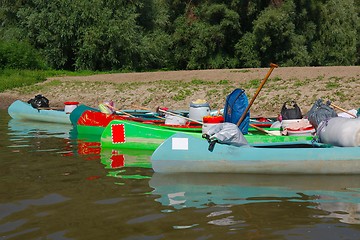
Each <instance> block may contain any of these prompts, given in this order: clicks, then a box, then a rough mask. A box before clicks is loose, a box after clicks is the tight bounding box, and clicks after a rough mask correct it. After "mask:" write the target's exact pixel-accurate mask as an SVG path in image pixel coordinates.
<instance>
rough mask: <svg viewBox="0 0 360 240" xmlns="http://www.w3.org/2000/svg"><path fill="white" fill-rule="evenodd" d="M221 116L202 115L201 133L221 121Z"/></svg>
mask: <svg viewBox="0 0 360 240" xmlns="http://www.w3.org/2000/svg"><path fill="white" fill-rule="evenodd" d="M223 122H224V117H223V116H204V117H203V125H202V133H203V134H204V133H206V132H207V131H208V130H209V129H210V128H211V127H212V126H214V125H217V124H220V123H223Z"/></svg>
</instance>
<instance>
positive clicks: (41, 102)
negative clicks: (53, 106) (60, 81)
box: [28, 94, 49, 108]
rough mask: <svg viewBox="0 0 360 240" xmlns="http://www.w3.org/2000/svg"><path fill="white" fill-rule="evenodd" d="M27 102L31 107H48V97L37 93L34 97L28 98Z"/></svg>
mask: <svg viewBox="0 0 360 240" xmlns="http://www.w3.org/2000/svg"><path fill="white" fill-rule="evenodd" d="M28 103H29V104H31V106H32V107H33V108H39V107H49V99H47V98H46V97H44V96H43V95H41V94H38V95H36V96H35V98H32V99H30V100H29V101H28Z"/></svg>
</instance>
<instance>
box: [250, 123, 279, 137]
mask: <svg viewBox="0 0 360 240" xmlns="http://www.w3.org/2000/svg"><path fill="white" fill-rule="evenodd" d="M249 125H250V127H253V128H255V129H256V130H258V131H260V132H263V133H267V134H269V135H272V136H281V133H280V132H279V131H274V132H272V131H267V130H265V129H263V128H261V127H258V126H256V125H254V124H249Z"/></svg>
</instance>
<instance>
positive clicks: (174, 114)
mask: <svg viewBox="0 0 360 240" xmlns="http://www.w3.org/2000/svg"><path fill="white" fill-rule="evenodd" d="M159 111H160V112H163V113H166V114H169V115H173V116H176V117H180V118H183V119H186V120H189V121H191V122H196V123H199V124H201V125H202V124H203V123H202V122H199V121H197V120H194V119H191V118H187V117H184V116H181V115H179V114H176V113H172V112H168V111H165V110H162V109H161V108H159Z"/></svg>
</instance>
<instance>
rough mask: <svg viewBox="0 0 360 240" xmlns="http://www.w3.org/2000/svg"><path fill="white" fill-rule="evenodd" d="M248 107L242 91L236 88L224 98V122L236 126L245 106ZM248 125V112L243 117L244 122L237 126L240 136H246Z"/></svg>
mask: <svg viewBox="0 0 360 240" xmlns="http://www.w3.org/2000/svg"><path fill="white" fill-rule="evenodd" d="M248 105H249V102H248V99H247V96H246V94H245V90H244V89H240V88H237V89H235V90H234V91H232V93H230V94H229V95H228V96H227V97H226V102H225V107H224V121H225V122H230V123H234V124H237V122H238V121H239V119H240V118H241V116H242V115H243V113H244V111H245V110H246V108H247V106H248ZM249 124H250V111H248V112H247V113H246V115H245V118H244V120H243V121H242V122H241V124H240V125H239V129H240V131H241V133H242V134H247V133H248V129H249Z"/></svg>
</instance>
